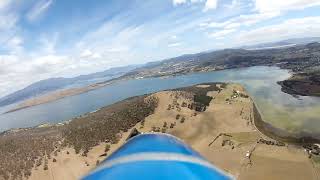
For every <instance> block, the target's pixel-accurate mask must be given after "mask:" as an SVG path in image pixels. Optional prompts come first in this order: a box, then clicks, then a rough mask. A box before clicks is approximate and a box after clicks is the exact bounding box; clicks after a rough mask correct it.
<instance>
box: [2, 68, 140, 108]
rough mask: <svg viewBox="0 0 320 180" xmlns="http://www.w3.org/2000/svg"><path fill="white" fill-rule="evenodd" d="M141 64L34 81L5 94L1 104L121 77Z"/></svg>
mask: <svg viewBox="0 0 320 180" xmlns="http://www.w3.org/2000/svg"><path fill="white" fill-rule="evenodd" d="M139 66H140V65H130V66H124V67H116V68H110V69H108V70H105V71H102V72H97V73H92V74H88V75H80V76H77V77H73V78H63V77H59V78H49V79H45V80H41V81H38V82H36V83H33V84H31V85H29V86H27V87H25V88H23V89H21V90H18V91H16V92H14V93H12V94H9V95H7V96H4V97H2V98H1V99H0V106H6V105H9V104H13V103H16V102H19V101H22V100H26V99H28V98H31V97H35V96H39V95H42V94H45V93H48V92H51V91H55V90H58V89H63V88H68V87H77V86H78V87H79V86H85V85H88V84H93V83H96V82H101V81H106V80H109V79H112V78H116V77H119V76H121V75H123V74H125V73H127V72H129V71H131V70H133V69H135V68H137V67H139Z"/></svg>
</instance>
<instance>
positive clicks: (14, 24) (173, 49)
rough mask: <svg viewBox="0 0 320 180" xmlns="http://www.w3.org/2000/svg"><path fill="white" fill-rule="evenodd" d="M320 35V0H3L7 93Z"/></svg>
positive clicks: (0, 24) (0, 84)
mask: <svg viewBox="0 0 320 180" xmlns="http://www.w3.org/2000/svg"><path fill="white" fill-rule="evenodd" d="M311 36H315V37H316V36H320V1H318V0H291V1H279V0H278V1H277V0H158V1H142V0H132V1H125V0H112V1H103V2H102V1H91V2H90V3H88V2H87V1H75V0H73V1H58V0H39V1H37V0H30V1H27V2H26V1H24V2H22V1H19V0H1V1H0V42H1V46H0V65H1V66H0V94H1V96H4V95H6V94H8V93H11V92H13V91H16V90H18V89H21V88H23V87H25V86H27V85H29V84H31V83H33V82H36V81H39V80H42V79H46V78H51V77H60V76H63V77H72V76H76V75H81V74H88V73H93V72H97V71H102V70H105V69H108V68H111V67H116V66H123V65H129V64H140V63H145V62H150V61H155V60H161V59H165V58H168V57H174V56H178V55H181V54H189V53H197V52H201V51H206V50H212V49H222V48H230V47H236V46H242V45H250V44H257V43H264V42H271V41H280V40H283V39H289V38H299V37H311Z"/></svg>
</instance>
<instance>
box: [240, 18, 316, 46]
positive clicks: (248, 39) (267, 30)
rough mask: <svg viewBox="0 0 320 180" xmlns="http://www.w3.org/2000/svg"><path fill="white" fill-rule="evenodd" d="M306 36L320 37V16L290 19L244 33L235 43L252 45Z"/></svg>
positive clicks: (241, 33)
mask: <svg viewBox="0 0 320 180" xmlns="http://www.w3.org/2000/svg"><path fill="white" fill-rule="evenodd" d="M305 36H310V37H317V36H320V16H313V17H305V18H295V19H289V20H285V21H283V22H281V23H279V24H274V25H269V26H264V27H259V28H256V29H252V30H248V31H242V32H239V35H237V36H236V37H235V39H234V40H235V41H234V42H238V43H241V44H252V43H263V42H271V41H276V40H281V39H288V38H295V37H305Z"/></svg>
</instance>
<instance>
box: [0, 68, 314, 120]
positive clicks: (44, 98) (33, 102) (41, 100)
mask: <svg viewBox="0 0 320 180" xmlns="http://www.w3.org/2000/svg"><path fill="white" fill-rule="evenodd" d="M265 66H270V65H265ZM271 66H274V67H279V68H281V69H283V68H282V67H280V66H278V65H271ZM249 67H254V66H248V67H240V68H249ZM229 69H239V67H236V68H224V69H215V70H209V71H194V72H183V73H178V74H169V75H166V74H165V75H157V76H147V77H142V78H168V77H174V76H181V75H187V74H192V73H206V72H216V71H223V70H229ZM284 69H285V68H284ZM288 70H290V69H288ZM290 73H291V76H290V77H289V78H287V79H285V80H283V81H278V82H276V83H277V84H278V85H279V86H281V91H282V92H284V93H286V94H289V95H292V96H294V97H296V96H315V97H320V94H319V93H313V92H305V91H303V92H301V91H300V90H299V89H296V88H293V87H291V86H288V85H286V84H287V83H288V82H289V83H290V82H291V81H294V82H295V83H298V86H299V84H301V83H302V85H304V83H305V82H304V81H301V83H300V80H299V79H298V80H295V77H296V76H299V74H297V73H295V72H293V71H292V70H290ZM132 79H140V78H137V77H130V76H126V75H124V76H121V77H118V78H114V79H110V80H108V81H104V82H99V83H95V84H91V85H88V86H85V87H81V88H69V89H62V90H57V91H53V92H49V93H47V94H44V95H40V96H36V97H34V98H30V99H27V100H24V101H22V102H21V103H20V104H18V105H17V106H16V107H14V108H13V109H10V110H8V111H6V112H4V113H2V114H7V113H11V112H15V111H19V110H22V109H26V108H29V107H33V106H37V105H41V104H46V103H51V102H54V101H57V100H60V99H64V98H67V97H71V96H76V95H79V94H83V93H87V92H90V91H93V90H96V89H99V88H102V87H105V86H107V85H110V84H112V83H114V82H117V81H123V80H132ZM308 83H309V84H310V83H311V82H308ZM307 86H308V85H307ZM314 86H315V88H316V90H315V91H317V88H319V89H320V84H319V85H314ZM304 88H307V89H309V87H304Z"/></svg>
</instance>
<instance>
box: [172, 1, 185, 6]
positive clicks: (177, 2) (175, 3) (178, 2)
mask: <svg viewBox="0 0 320 180" xmlns="http://www.w3.org/2000/svg"><path fill="white" fill-rule="evenodd" d="M186 2H187V0H172V3H173V5H179V4H184V3H186Z"/></svg>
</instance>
